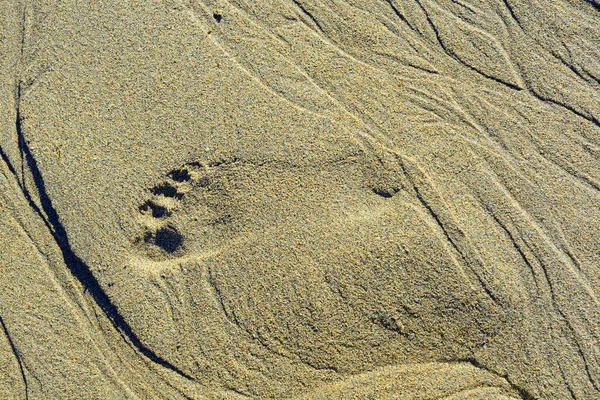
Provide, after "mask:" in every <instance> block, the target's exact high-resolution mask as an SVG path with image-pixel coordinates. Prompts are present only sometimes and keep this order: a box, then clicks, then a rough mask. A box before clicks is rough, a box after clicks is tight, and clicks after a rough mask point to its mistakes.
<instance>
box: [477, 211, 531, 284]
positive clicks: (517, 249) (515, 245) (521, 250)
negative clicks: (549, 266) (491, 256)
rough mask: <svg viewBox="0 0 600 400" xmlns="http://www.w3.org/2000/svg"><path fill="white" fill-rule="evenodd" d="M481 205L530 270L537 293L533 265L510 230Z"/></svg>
mask: <svg viewBox="0 0 600 400" xmlns="http://www.w3.org/2000/svg"><path fill="white" fill-rule="evenodd" d="M481 204H482V207H483V209H484V210H485V211H486V212H487V213H488V215H489V216H490V217H492V219H493V220H494V222H495V223H496V224H498V226H499V227H500V228H501V229H502V230H503V231H504V233H505V234H506V236H507V237H508V239H509V240H510V242H511V244H512V246H513V248H514V249H515V250H516V251H517V253H519V256H520V257H521V259H522V260H523V262H525V265H527V267H528V268H529V269H530V270H531V273H532V275H533V282H534V283H535V286H536V288H537V290H538V292H539V291H540V286H539V282H538V279H537V277H536V273H535V268H534V267H533V265H531V262H529V259H528V258H527V256H526V255H525V252H524V251H523V249H522V248H521V246H519V244H518V243H517V240H516V239H515V237H514V236H513V234H512V233H511V232H510V230H509V229H508V227H507V226H506V225H505V224H504V223H503V222H502V221H500V219H498V217H497V216H496V215H495V214H494V213H493V212H492V210H490V209H489V208H488V207H487V206H486V205H485V204H484V203H483V202H481Z"/></svg>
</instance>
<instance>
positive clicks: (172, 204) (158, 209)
mask: <svg viewBox="0 0 600 400" xmlns="http://www.w3.org/2000/svg"><path fill="white" fill-rule="evenodd" d="M231 162H235V160H234V161H231ZM231 162H227V161H224V162H213V163H209V164H204V163H199V162H192V163H188V164H185V165H183V166H182V167H180V168H176V169H173V170H171V171H170V172H169V173H168V174H167V175H166V177H165V180H164V181H163V182H161V183H160V184H158V185H156V186H154V187H152V188H151V189H150V190H149V193H150V196H149V198H148V199H147V200H146V201H145V202H144V203H143V204H141V205H140V206H139V207H138V211H139V217H140V220H141V225H142V226H143V229H142V232H141V233H140V234H139V235H138V237H137V238H136V239H135V240H134V244H135V246H136V247H137V249H138V250H139V251H140V252H141V253H142V254H143V255H144V256H145V257H147V258H150V259H152V260H155V261H161V260H168V259H173V258H179V257H182V256H185V255H187V254H188V253H190V251H191V248H192V247H193V246H188V244H190V243H191V242H194V240H193V239H192V238H188V237H187V235H185V234H184V232H183V231H185V228H186V227H189V226H195V225H197V224H198V223H199V222H198V221H199V220H203V221H200V223H201V224H202V222H204V224H203V225H207V226H212V227H214V226H216V225H223V224H225V223H226V222H227V220H228V215H227V214H223V212H221V211H222V210H217V209H215V207H211V206H210V205H209V204H204V205H203V206H200V205H198V204H197V203H199V202H201V200H200V199H206V196H205V194H204V195H203V194H202V192H207V193H208V192H210V193H213V194H214V193H216V192H222V187H221V185H219V184H218V183H217V182H214V181H213V180H212V179H211V176H210V175H211V173H210V172H211V169H212V168H213V167H218V166H221V165H227V164H230V163H231ZM188 197H189V199H188ZM216 208H218V207H216ZM200 230H202V229H200ZM192 236H193V235H192Z"/></svg>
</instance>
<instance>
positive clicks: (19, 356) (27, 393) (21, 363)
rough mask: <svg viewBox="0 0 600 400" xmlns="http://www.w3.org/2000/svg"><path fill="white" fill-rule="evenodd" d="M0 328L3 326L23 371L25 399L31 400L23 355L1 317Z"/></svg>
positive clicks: (20, 369)
mask: <svg viewBox="0 0 600 400" xmlns="http://www.w3.org/2000/svg"><path fill="white" fill-rule="evenodd" d="M0 326H2V331H3V332H4V336H6V339H7V340H8V344H9V345H10V349H11V350H12V352H13V354H14V356H15V359H16V360H17V364H18V365H19V371H21V378H23V385H25V399H26V400H28V399H29V385H28V383H27V375H25V368H24V367H23V362H22V361H21V354H20V353H19V350H17V348H16V346H15V344H14V342H13V341H12V338H11V337H10V333H9V332H8V329H7V328H6V324H4V320H3V319H2V316H0Z"/></svg>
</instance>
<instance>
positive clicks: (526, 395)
mask: <svg viewBox="0 0 600 400" xmlns="http://www.w3.org/2000/svg"><path fill="white" fill-rule="evenodd" d="M456 361H457V362H468V363H470V364H471V365H473V366H474V367H476V368H480V369H482V370H484V371H487V372H489V373H490V374H493V375H496V376H498V377H500V378H502V379H504V380H505V381H506V382H508V384H509V385H510V386H511V387H512V388H513V390H515V391H516V392H517V393H519V396H521V398H522V399H523V400H535V399H536V398H535V396H533V394H531V393H530V392H529V391H527V390H526V389H524V388H522V387H520V386H518V385H516V384H515V383H513V382H511V380H510V379H509V378H508V375H507V374H500V373H499V372H497V371H494V370H493V369H492V368H490V367H487V366H485V365H483V364H481V363H480V362H479V361H477V360H476V359H475V358H471V357H470V358H467V359H464V360H456Z"/></svg>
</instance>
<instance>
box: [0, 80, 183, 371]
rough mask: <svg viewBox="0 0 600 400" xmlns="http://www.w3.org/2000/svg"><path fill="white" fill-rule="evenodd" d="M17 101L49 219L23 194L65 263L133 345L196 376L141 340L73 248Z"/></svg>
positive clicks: (19, 123) (22, 141)
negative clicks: (50, 193)
mask: <svg viewBox="0 0 600 400" xmlns="http://www.w3.org/2000/svg"><path fill="white" fill-rule="evenodd" d="M19 93H20V89H19ZM18 100H19V99H18ZM18 105H19V103H18V101H17V117H16V122H15V129H16V133H17V137H18V141H19V150H20V151H21V153H22V154H23V157H24V158H25V161H26V164H27V168H28V169H29V171H30V172H31V175H32V176H33V180H34V184H35V187H36V189H37V192H38V195H39V198H40V202H41V205H42V209H43V212H44V213H45V214H46V216H47V219H46V217H45V216H44V213H42V210H40V209H39V208H38V207H37V206H35V204H34V203H33V200H32V198H31V194H30V193H29V191H28V190H27V188H25V187H23V188H22V189H23V194H24V195H25V197H26V198H27V200H28V202H29V204H30V205H31V206H32V208H33V209H34V211H35V212H36V213H37V214H38V215H39V216H40V217H41V218H42V219H43V220H44V222H45V224H46V226H47V227H48V229H49V230H50V233H51V234H52V236H53V238H54V240H55V241H56V243H57V245H58V247H59V249H60V251H61V253H62V256H63V259H64V261H65V264H66V266H67V267H68V268H69V270H70V271H71V273H72V274H73V276H74V277H75V278H76V279H77V280H78V281H79V282H80V283H81V285H82V286H83V288H84V290H85V291H86V292H89V293H90V294H91V296H92V298H93V299H94V301H95V302H96V303H97V304H98V306H99V307H100V308H101V309H102V311H103V312H104V314H105V315H106V316H107V317H108V318H109V319H110V320H111V322H112V323H113V325H114V326H115V328H117V330H118V331H119V332H121V333H122V334H123V335H124V336H125V337H126V338H127V339H128V340H129V342H130V344H131V345H133V346H134V347H135V348H136V349H137V350H138V351H139V352H140V353H141V354H143V355H144V356H146V357H147V358H148V359H149V360H150V361H152V362H154V363H156V364H158V365H160V366H162V367H164V368H167V369H169V370H171V371H174V372H176V373H177V374H179V375H181V376H182V377H184V378H187V379H189V380H193V378H192V377H191V376H189V375H188V374H186V373H185V372H183V371H182V370H180V369H179V368H177V367H176V366H174V365H172V364H171V363H169V362H168V361H166V360H165V359H163V358H162V357H160V356H158V355H157V354H156V353H154V352H153V351H152V350H151V349H149V348H148V347H146V346H145V345H144V344H143V343H142V342H141V340H140V339H139V338H138V337H137V336H136V335H135V333H134V332H133V330H132V329H131V327H130V326H129V324H128V323H127V321H125V319H124V318H123V316H122V315H121V314H120V313H119V311H118V308H117V307H116V306H115V305H114V304H113V303H112V301H111V299H110V298H109V297H108V295H107V294H106V293H105V292H104V291H103V290H102V288H101V287H100V284H99V283H98V281H97V280H96V278H95V277H94V275H93V274H92V272H91V271H90V269H89V268H88V266H87V265H86V264H85V263H84V262H83V261H82V260H81V259H80V258H79V257H78V256H77V255H76V254H75V253H74V252H73V250H72V249H71V245H70V243H69V239H68V236H67V232H66V230H65V228H64V226H63V225H62V224H61V222H60V218H59V216H58V213H57V212H56V210H55V209H54V206H53V205H52V201H51V200H50V197H49V196H48V193H47V191H46V184H45V182H44V179H43V177H42V173H41V171H40V169H39V167H38V165H37V161H36V160H35V158H34V157H33V154H32V153H31V150H30V149H29V146H28V145H27V142H26V141H25V138H24V134H23V130H22V117H21V114H20V110H19V107H18ZM3 158H4V157H3Z"/></svg>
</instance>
